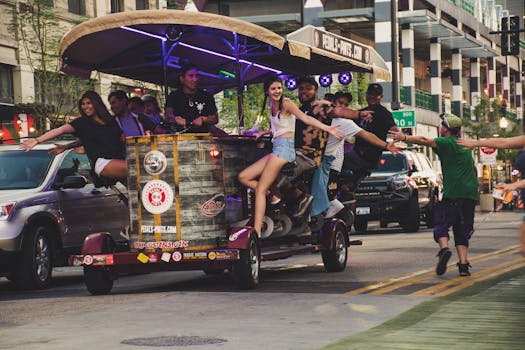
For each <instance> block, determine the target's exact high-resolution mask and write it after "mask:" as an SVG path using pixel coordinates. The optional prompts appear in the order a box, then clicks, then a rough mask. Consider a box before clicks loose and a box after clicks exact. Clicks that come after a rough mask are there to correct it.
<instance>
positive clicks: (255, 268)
mask: <svg viewBox="0 0 525 350" xmlns="http://www.w3.org/2000/svg"><path fill="white" fill-rule="evenodd" d="M250 265H251V268H252V278H253V280H254V281H257V280H258V279H259V256H258V254H257V245H256V244H255V242H252V243H251V245H250Z"/></svg>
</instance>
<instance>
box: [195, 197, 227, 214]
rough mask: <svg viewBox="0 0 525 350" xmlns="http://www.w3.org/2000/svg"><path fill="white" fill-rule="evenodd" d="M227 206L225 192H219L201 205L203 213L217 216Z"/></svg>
mask: <svg viewBox="0 0 525 350" xmlns="http://www.w3.org/2000/svg"><path fill="white" fill-rule="evenodd" d="M225 206H226V201H225V200H224V193H218V194H216V195H214V196H213V197H211V198H210V199H208V200H207V201H206V202H204V203H203V204H202V205H201V213H202V215H204V216H207V217H213V216H217V215H219V214H220V213H221V212H222V211H223V209H224V207H225Z"/></svg>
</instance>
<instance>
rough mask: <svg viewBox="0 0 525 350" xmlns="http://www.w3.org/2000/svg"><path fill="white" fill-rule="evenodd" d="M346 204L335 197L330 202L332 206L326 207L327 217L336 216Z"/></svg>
mask: <svg viewBox="0 0 525 350" xmlns="http://www.w3.org/2000/svg"><path fill="white" fill-rule="evenodd" d="M344 207H345V206H344V205H343V203H341V202H339V200H337V199H334V200H333V201H331V202H330V206H329V207H328V209H326V214H325V216H324V217H325V219H328V218H331V217H334V216H335V214H337V213H339V212H340V211H341V209H343V208H344Z"/></svg>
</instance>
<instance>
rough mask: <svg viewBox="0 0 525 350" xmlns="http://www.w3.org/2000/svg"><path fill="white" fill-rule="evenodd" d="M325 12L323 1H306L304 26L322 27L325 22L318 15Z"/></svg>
mask: <svg viewBox="0 0 525 350" xmlns="http://www.w3.org/2000/svg"><path fill="white" fill-rule="evenodd" d="M323 10H324V8H323V3H322V2H321V0H306V2H305V3H304V6H303V25H307V24H311V25H313V26H315V27H322V26H323V20H322V19H321V18H319V16H318V15H319V13H320V12H323Z"/></svg>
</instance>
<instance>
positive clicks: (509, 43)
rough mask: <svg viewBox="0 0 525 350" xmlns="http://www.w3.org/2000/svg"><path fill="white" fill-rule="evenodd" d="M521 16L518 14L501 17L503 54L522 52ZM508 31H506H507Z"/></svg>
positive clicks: (511, 54)
mask: <svg viewBox="0 0 525 350" xmlns="http://www.w3.org/2000/svg"><path fill="white" fill-rule="evenodd" d="M519 26H520V18H519V17H518V16H511V17H502V18H501V30H502V31H503V32H504V33H501V55H502V56H509V55H510V56H513V55H519V53H520V33H519ZM505 32H506V33H505Z"/></svg>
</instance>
